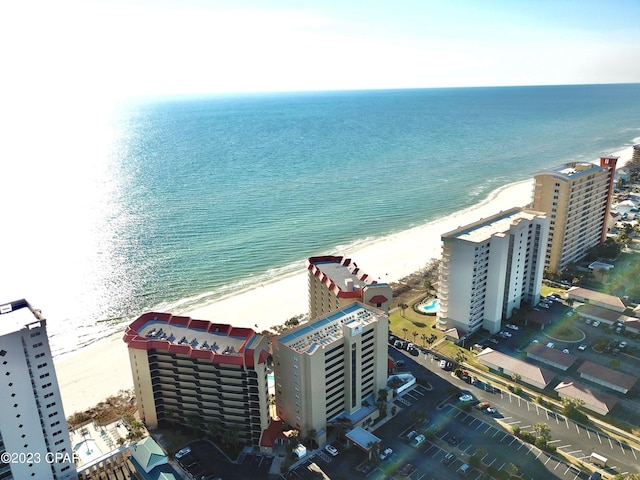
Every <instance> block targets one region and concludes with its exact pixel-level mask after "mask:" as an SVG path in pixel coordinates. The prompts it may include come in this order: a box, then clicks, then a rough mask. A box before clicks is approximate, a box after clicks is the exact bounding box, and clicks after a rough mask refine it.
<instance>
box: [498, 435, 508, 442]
mask: <svg viewBox="0 0 640 480" xmlns="http://www.w3.org/2000/svg"><path fill="white" fill-rule="evenodd" d="M505 438H509V434H508V433H505V434H504V435H503V436H502V438H501V439H500V441H501V442H502V441H503V440H504V439H505Z"/></svg>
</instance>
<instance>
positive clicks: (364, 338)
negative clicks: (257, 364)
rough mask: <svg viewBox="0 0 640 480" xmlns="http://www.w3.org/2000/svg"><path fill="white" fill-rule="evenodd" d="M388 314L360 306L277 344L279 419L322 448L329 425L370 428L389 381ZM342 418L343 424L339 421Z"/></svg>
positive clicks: (321, 320) (314, 322)
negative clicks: (313, 436) (311, 436)
mask: <svg viewBox="0 0 640 480" xmlns="http://www.w3.org/2000/svg"><path fill="white" fill-rule="evenodd" d="M388 335H389V323H388V317H387V315H386V314H385V313H384V312H382V311H380V310H377V309H372V308H371V307H368V306H366V305H364V304H362V303H360V302H356V303H352V304H350V305H347V306H346V307H343V308H341V309H340V310H337V311H334V312H333V313H330V314H328V315H325V316H323V317H320V318H318V319H316V320H312V321H311V322H309V323H306V324H304V325H301V326H299V327H297V328H295V329H293V330H292V331H289V332H287V333H285V334H283V335H282V336H280V337H277V338H275V339H274V341H273V362H274V371H275V382H276V385H275V387H276V404H277V412H278V416H279V417H280V418H281V419H283V420H285V421H286V422H287V423H288V424H289V425H291V426H292V427H294V428H296V429H298V430H300V431H301V433H302V435H303V436H306V435H307V434H308V433H309V431H311V430H312V429H313V430H315V431H316V434H317V437H318V441H319V442H320V444H322V443H324V441H325V440H326V433H327V425H330V424H332V423H336V422H340V423H341V424H342V425H343V426H348V425H353V426H356V425H361V426H365V427H366V426H367V425H369V424H370V423H371V422H372V421H373V420H374V419H375V418H376V417H377V416H378V409H377V408H376V405H375V400H376V396H377V395H378V391H379V390H380V389H381V388H384V387H385V386H386V380H387V340H388ZM338 419H340V420H338Z"/></svg>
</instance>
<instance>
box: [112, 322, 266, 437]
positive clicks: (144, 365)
mask: <svg viewBox="0 0 640 480" xmlns="http://www.w3.org/2000/svg"><path fill="white" fill-rule="evenodd" d="M124 341H125V342H126V343H127V344H128V347H129V357H130V361H131V371H132V373H133V380H134V388H135V393H136V399H137V404H138V412H139V414H140V418H141V419H142V420H143V421H144V422H145V424H146V425H147V427H148V428H152V429H153V428H156V427H157V426H158V425H159V424H165V425H168V424H173V423H179V424H184V423H185V421H186V422H188V423H189V424H190V425H194V424H195V425H197V426H199V427H200V428H201V429H202V430H203V431H205V432H206V431H207V428H208V426H209V425H210V424H213V423H217V422H219V424H220V425H222V426H223V427H224V428H226V429H230V428H235V430H236V432H237V433H238V439H239V442H240V443H241V444H246V445H256V446H257V445H258V443H259V440H260V434H261V433H262V430H264V429H266V428H267V427H268V425H269V392H268V389H267V360H268V357H269V347H268V340H267V338H266V337H264V336H262V335H258V334H256V333H255V332H254V331H253V330H251V329H250V328H237V327H233V326H231V325H224V324H217V323H211V322H209V321H206V320H194V319H191V318H189V317H180V316H174V315H171V314H169V313H154V312H151V313H145V314H144V315H142V316H140V317H139V318H138V319H136V320H134V321H133V322H132V323H131V325H129V326H128V327H127V330H126V332H125V335H124Z"/></svg>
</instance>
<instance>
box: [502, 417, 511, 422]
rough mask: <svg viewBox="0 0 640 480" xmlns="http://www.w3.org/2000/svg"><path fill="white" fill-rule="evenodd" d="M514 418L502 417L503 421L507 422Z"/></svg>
mask: <svg viewBox="0 0 640 480" xmlns="http://www.w3.org/2000/svg"><path fill="white" fill-rule="evenodd" d="M512 418H513V417H502V421H503V422H505V421H506V420H511V419H512Z"/></svg>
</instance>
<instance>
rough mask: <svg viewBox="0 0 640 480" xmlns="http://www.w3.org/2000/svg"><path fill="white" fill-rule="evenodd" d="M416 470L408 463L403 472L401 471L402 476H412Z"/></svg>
mask: <svg viewBox="0 0 640 480" xmlns="http://www.w3.org/2000/svg"><path fill="white" fill-rule="evenodd" d="M415 469H416V467H414V466H413V465H411V464H410V463H407V464H406V465H405V466H404V467H402V470H400V475H403V476H405V477H406V476H407V475H410V474H411V473H412V472H413V471H414V470H415Z"/></svg>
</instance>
